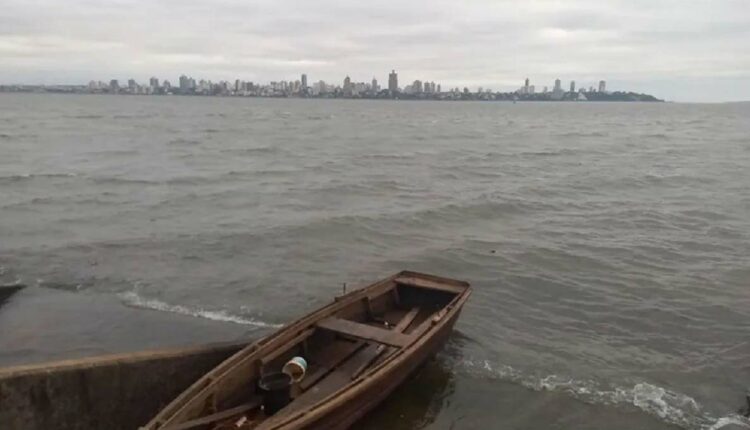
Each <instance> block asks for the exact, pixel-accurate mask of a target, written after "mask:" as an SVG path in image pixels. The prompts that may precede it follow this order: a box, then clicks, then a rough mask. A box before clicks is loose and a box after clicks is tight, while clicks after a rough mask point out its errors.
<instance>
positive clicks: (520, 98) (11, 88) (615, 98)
mask: <svg viewBox="0 0 750 430" xmlns="http://www.w3.org/2000/svg"><path fill="white" fill-rule="evenodd" d="M0 93H27V94H28V93H34V94H77V95H110V96H133V97H136V96H140V97H166V96H177V97H227V98H276V99H324V100H339V99H343V100H394V101H478V102H493V101H497V102H511V103H515V102H647V103H653V102H664V100H661V99H658V98H656V97H654V96H652V95H650V94H641V93H634V92H625V91H614V92H606V93H600V92H596V91H593V92H591V91H579V92H566V93H563V94H562V95H559V94H558V95H557V97H555V96H554V95H553V94H554V93H551V92H547V93H534V94H523V93H517V92H466V91H464V92H440V93H417V94H406V93H395V94H391V93H388V92H381V93H377V94H370V95H367V94H361V95H356V96H346V95H344V94H342V93H328V94H322V95H315V96H313V95H300V94H289V93H271V94H253V93H242V94H238V93H216V94H212V93H189V94H184V93H179V92H169V93H158V94H157V93H152V94H138V93H131V92H127V91H122V90H121V91H120V92H117V93H112V92H109V91H92V90H90V89H88V87H86V86H78V85H49V86H42V85H0Z"/></svg>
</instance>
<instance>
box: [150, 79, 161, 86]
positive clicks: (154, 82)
mask: <svg viewBox="0 0 750 430" xmlns="http://www.w3.org/2000/svg"><path fill="white" fill-rule="evenodd" d="M148 84H149V86H150V87H151V88H159V78H151V79H149V80H148Z"/></svg>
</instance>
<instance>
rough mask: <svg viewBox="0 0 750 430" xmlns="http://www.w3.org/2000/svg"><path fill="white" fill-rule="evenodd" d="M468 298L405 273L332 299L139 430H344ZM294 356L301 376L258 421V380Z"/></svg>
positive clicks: (398, 379)
mask: <svg viewBox="0 0 750 430" xmlns="http://www.w3.org/2000/svg"><path fill="white" fill-rule="evenodd" d="M470 294H471V287H470V286H469V284H468V283H466V282H461V281H456V280H451V279H446V278H440V277H436V276H431V275H425V274H420V273H415V272H407V271H404V272H401V273H398V274H396V275H393V276H391V277H389V278H387V279H384V280H382V281H380V282H377V283H375V284H372V285H370V286H368V287H365V288H363V289H360V290H356V291H352V292H351V293H349V294H345V295H343V296H340V297H337V298H336V299H335V300H334V302H333V303H331V304H329V305H327V306H325V307H323V308H321V309H319V310H317V311H315V312H313V313H311V314H309V315H307V316H305V317H303V318H301V319H299V320H297V321H294V322H292V323H290V324H288V325H286V326H285V327H284V328H282V329H281V330H279V331H278V332H276V333H274V334H272V335H270V336H268V337H266V338H264V339H262V340H260V341H258V342H256V343H254V344H252V345H249V346H248V347H246V348H244V349H242V350H241V351H240V352H238V353H236V354H235V355H233V356H232V357H230V358H229V359H227V360H226V361H224V362H223V363H222V364H220V365H219V366H217V367H216V368H214V369H213V370H212V371H210V372H209V373H207V374H206V375H205V376H203V377H202V378H201V379H199V380H198V381H196V382H195V383H194V384H193V385H192V386H191V387H190V388H188V389H187V390H186V391H185V392H183V393H182V394H181V395H180V396H178V397H177V398H176V399H175V400H173V401H172V403H170V404H169V405H168V406H166V407H165V408H164V409H163V410H162V411H161V412H160V413H159V414H158V415H156V417H154V418H153V419H152V420H151V421H150V422H149V423H148V424H146V425H145V426H144V427H141V429H142V430H157V429H159V430H195V429H207V430H219V429H221V430H224V429H258V430H270V429H283V430H292V429H320V430H323V429H325V430H332V429H333V430H335V429H347V428H349V427H350V426H351V425H352V424H354V423H355V422H356V421H357V420H358V419H359V418H361V417H362V416H363V415H364V414H365V413H367V412H368V411H369V410H371V409H372V408H374V407H375V406H376V405H377V404H378V403H380V402H381V401H382V400H384V399H385V398H386V397H387V396H388V395H389V394H390V393H391V392H392V391H393V390H394V389H395V388H396V387H397V386H398V385H399V384H401V383H402V382H404V380H405V379H406V378H407V377H408V376H409V375H410V374H411V373H412V372H413V371H414V370H415V369H416V368H417V367H418V366H419V365H420V364H422V363H423V362H424V361H425V360H427V359H428V358H429V357H430V356H432V355H433V354H434V353H435V352H437V350H438V349H439V348H440V347H441V346H442V345H443V343H444V342H445V341H446V340H447V338H448V336H449V335H450V332H451V330H452V328H453V325H454V324H455V322H456V320H457V319H458V315H459V313H460V311H461V308H462V306H463V305H464V303H465V302H466V300H467V299H468V298H469V295H470ZM295 356H301V357H303V358H304V359H305V360H306V361H307V363H308V368H307V372H306V374H305V376H304V378H303V379H302V380H301V381H299V382H298V383H295V384H293V385H292V387H291V396H290V397H291V401H290V403H288V404H287V405H286V406H285V407H283V408H282V409H280V410H279V411H278V412H276V413H275V414H272V415H270V414H267V413H266V412H265V411H264V408H262V407H261V406H260V405H261V404H262V403H263V399H262V396H261V395H260V394H259V391H258V389H257V383H258V380H259V378H261V377H262V376H264V375H267V374H269V373H275V372H279V371H280V370H281V368H282V366H283V365H284V364H285V363H286V362H287V361H288V360H289V359H291V358H292V357H295Z"/></svg>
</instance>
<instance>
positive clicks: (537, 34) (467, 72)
mask: <svg viewBox="0 0 750 430" xmlns="http://www.w3.org/2000/svg"><path fill="white" fill-rule="evenodd" d="M392 68H393V69H396V70H397V71H398V73H399V80H400V82H399V83H400V84H401V85H402V86H403V85H405V84H406V83H409V82H411V81H413V80H414V79H421V80H431V81H435V82H438V83H442V85H443V88H447V87H453V86H460V87H463V86H469V87H471V88H472V89H475V88H476V87H478V86H483V87H485V88H491V89H493V90H513V89H516V88H517V87H520V86H521V85H522V83H523V79H524V78H526V77H529V78H530V79H531V82H532V84H536V86H537V88H538V89H541V88H542V87H543V86H545V85H547V86H549V87H550V88H551V87H552V85H553V81H554V79H555V78H558V77H559V78H560V79H562V80H563V82H564V83H565V84H566V85H567V82H568V81H570V80H576V81H577V82H578V84H579V86H580V85H581V84H583V85H586V86H589V85H594V84H595V83H596V82H598V81H599V79H605V80H607V83H608V87H609V89H612V90H617V89H623V90H633V91H638V92H648V93H652V94H654V95H656V96H657V97H661V98H666V99H669V100H677V101H725V100H750V0H559V1H553V0H513V1H510V0H509V1H500V0H495V1H492V0H450V1H447V0H400V1H391V0H386V1H378V0H370V1H356V0H341V1H333V0H315V1H310V0H306V1H290V0H215V1H214V0H203V1H193V0H118V1H107V0H2V2H1V3H0V83H87V82H88V81H89V80H92V79H94V80H103V81H108V80H109V79H113V78H116V79H120V80H126V79H128V78H131V77H133V78H135V79H136V80H139V81H145V80H147V79H148V78H149V77H151V76H157V77H159V78H162V79H164V78H167V79H170V80H171V81H172V82H175V81H177V77H178V76H179V75H180V74H181V73H185V74H188V75H191V76H193V77H195V78H206V79H212V80H221V79H225V80H234V79H235V78H239V79H243V80H251V81H254V82H267V81H270V80H282V79H285V80H294V79H299V75H300V74H301V73H307V74H308V77H309V80H310V82H313V81H318V80H321V79H322V80H325V81H326V82H329V83H341V82H342V81H343V79H344V77H345V76H346V75H350V76H351V77H352V79H353V80H355V81H370V80H371V79H372V78H373V76H374V77H376V78H377V79H378V80H379V81H380V82H381V83H384V82H387V73H388V72H389V71H390V70H391V69H392Z"/></svg>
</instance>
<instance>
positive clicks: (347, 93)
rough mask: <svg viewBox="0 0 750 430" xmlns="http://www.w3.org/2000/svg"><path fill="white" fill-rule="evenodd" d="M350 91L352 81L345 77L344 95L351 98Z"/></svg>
mask: <svg viewBox="0 0 750 430" xmlns="http://www.w3.org/2000/svg"><path fill="white" fill-rule="evenodd" d="M352 90H353V88H352V79H351V78H350V77H349V76H347V77H346V78H344V95H345V96H351V95H352V92H353V91H352Z"/></svg>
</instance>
